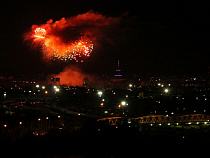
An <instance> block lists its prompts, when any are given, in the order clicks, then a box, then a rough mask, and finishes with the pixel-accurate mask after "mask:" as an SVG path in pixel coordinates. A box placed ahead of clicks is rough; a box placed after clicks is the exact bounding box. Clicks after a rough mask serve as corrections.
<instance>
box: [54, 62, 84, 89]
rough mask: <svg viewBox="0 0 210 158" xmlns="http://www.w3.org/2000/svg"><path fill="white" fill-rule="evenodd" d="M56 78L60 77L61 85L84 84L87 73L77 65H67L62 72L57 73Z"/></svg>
mask: <svg viewBox="0 0 210 158" xmlns="http://www.w3.org/2000/svg"><path fill="white" fill-rule="evenodd" d="M54 77H55V78H60V84H61V85H67V86H83V79H84V78H85V77H87V75H85V74H83V73H82V72H81V70H80V69H79V68H77V67H75V66H71V67H66V68H65V69H64V70H63V71H62V72H61V73H60V74H58V75H55V76H54Z"/></svg>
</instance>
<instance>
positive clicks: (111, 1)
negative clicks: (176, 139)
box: [0, 0, 210, 77]
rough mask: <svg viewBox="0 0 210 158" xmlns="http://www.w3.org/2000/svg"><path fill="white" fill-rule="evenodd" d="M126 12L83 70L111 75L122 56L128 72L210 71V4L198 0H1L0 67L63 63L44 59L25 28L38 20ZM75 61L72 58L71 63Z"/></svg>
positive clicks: (52, 67) (22, 69)
mask: <svg viewBox="0 0 210 158" xmlns="http://www.w3.org/2000/svg"><path fill="white" fill-rule="evenodd" d="M90 10H93V11H94V12H99V13H101V14H103V15H104V16H108V17H123V18H122V20H121V22H120V24H119V26H118V28H117V29H116V30H115V31H114V32H113V34H111V36H109V37H112V39H110V42H109V41H103V40H102V41H101V43H102V44H101V46H100V49H97V51H93V53H92V54H91V57H89V58H88V59H86V60H85V62H84V63H79V64H78V67H80V68H81V69H82V71H83V72H85V73H89V74H96V75H102V74H105V75H110V74H112V73H113V70H114V68H115V66H116V64H117V60H118V59H120V62H121V66H122V69H123V70H124V73H125V74H126V75H128V76H140V77H141V76H153V75H157V76H158V75H185V74H186V75H206V74H207V71H208V66H210V64H209V61H210V60H209V51H210V49H209V42H210V41H209V35H210V32H209V28H210V24H209V17H210V16H209V15H210V14H209V13H210V11H209V4H208V2H206V3H205V2H199V1H196V2H195V1H189V2H182V1H180V2H179V1H175V0H171V1H168V2H164V1H151V0H145V1H140V0H102V1H100V0H94V1H88V0H86V1H84V0H77V1H75V0H74V1H72V0H64V1H62V0H59V1H58V0H50V1H48V0H45V1H44V0H36V1H21V0H20V1H10V0H7V1H1V2H0V19H1V25H0V28H1V29H0V35H1V38H0V73H1V74H2V75H17V74H28V73H35V74H39V73H48V72H49V73H55V72H59V71H61V70H62V68H63V65H65V64H62V63H61V64H60V63H46V62H44V61H43V60H41V53H40V51H39V49H38V48H37V49H35V50H32V49H31V48H30V46H28V45H27V43H25V42H24V41H23V34H24V33H25V32H27V31H29V30H30V28H31V26H32V25H34V24H37V25H40V24H44V23H46V22H47V21H48V20H49V19H53V20H54V21H55V20H59V19H61V18H62V17H71V16H74V15H77V14H82V13H86V12H88V11H90ZM69 64H73V63H69Z"/></svg>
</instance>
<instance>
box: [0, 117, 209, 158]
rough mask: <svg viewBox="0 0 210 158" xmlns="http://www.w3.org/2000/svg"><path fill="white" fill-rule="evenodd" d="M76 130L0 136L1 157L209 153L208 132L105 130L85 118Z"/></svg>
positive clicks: (136, 129)
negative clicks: (11, 137) (14, 138)
mask: <svg viewBox="0 0 210 158" xmlns="http://www.w3.org/2000/svg"><path fill="white" fill-rule="evenodd" d="M85 119H86V121H85V123H84V125H83V126H82V127H81V128H80V129H78V130H74V131H73V130H69V129H65V130H59V129H53V130H51V131H49V132H48V133H47V134H45V135H34V134H28V135H24V136H23V137H21V139H16V140H15V141H14V140H12V139H10V138H9V137H3V136H1V154H2V155H5V157H17V156H21V157H36V158H42V157H43V158H64V157H73V158H83V157H98V158H100V157H107V158H111V157H113V158H115V157H142V156H150V157H151V156H164V157H169V156H182V155H187V156H193V155H199V156H202V155H206V154H208V153H209V147H210V145H209V141H210V132H209V131H208V129H204V130H196V129H189V130H186V129H173V128H171V129H168V128H165V127H139V126H138V127H137V126H128V125H122V126H108V125H104V124H102V123H99V122H96V121H95V120H93V119H88V118H85Z"/></svg>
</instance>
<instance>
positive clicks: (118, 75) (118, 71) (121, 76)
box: [114, 60, 123, 79]
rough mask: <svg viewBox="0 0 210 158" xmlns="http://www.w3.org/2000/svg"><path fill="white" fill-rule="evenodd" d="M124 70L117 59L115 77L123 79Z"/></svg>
mask: <svg viewBox="0 0 210 158" xmlns="http://www.w3.org/2000/svg"><path fill="white" fill-rule="evenodd" d="M122 78H123V75H122V71H121V69H120V60H118V61H117V69H116V70H115V74H114V79H122Z"/></svg>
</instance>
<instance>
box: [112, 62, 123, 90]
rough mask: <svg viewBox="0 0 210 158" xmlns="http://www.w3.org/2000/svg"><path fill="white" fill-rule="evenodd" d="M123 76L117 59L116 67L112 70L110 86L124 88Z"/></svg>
mask: <svg viewBox="0 0 210 158" xmlns="http://www.w3.org/2000/svg"><path fill="white" fill-rule="evenodd" d="M125 82H126V80H125V78H124V76H123V74H122V70H121V68H120V61H119V60H118V61H117V68H116V70H115V72H114V76H113V78H112V85H111V88H114V89H124V88H125Z"/></svg>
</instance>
